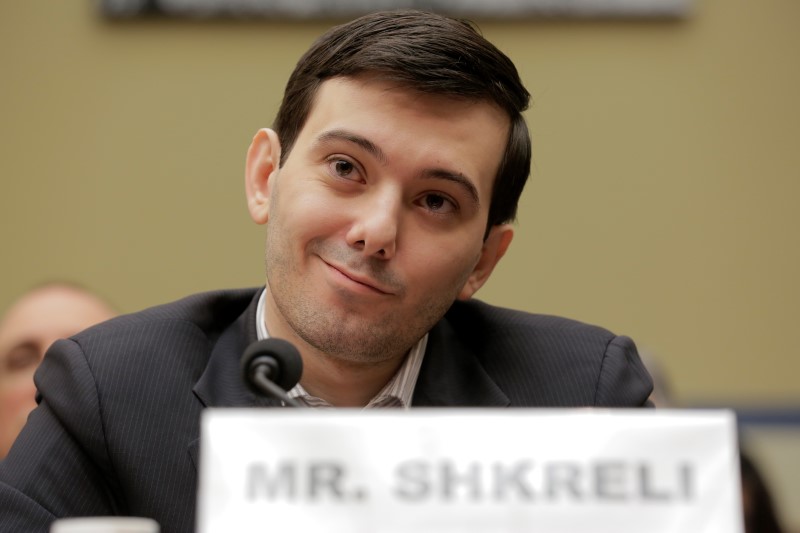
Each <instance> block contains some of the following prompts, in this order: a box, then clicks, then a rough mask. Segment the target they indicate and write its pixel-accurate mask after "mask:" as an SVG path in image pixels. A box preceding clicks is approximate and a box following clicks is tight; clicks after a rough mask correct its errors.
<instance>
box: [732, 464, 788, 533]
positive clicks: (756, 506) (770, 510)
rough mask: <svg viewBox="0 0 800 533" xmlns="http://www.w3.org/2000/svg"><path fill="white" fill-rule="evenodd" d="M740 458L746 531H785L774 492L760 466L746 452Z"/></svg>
mask: <svg viewBox="0 0 800 533" xmlns="http://www.w3.org/2000/svg"><path fill="white" fill-rule="evenodd" d="M739 459H740V468H741V473H742V508H743V509H744V530H745V533H783V532H784V530H783V528H782V527H781V524H780V520H779V519H778V513H777V511H776V509H775V504H774V503H773V501H772V494H771V493H770V490H769V487H768V486H767V483H766V481H765V480H764V477H763V475H762V474H761V472H760V471H759V469H758V466H757V465H756V463H755V462H754V461H753V460H752V459H751V458H750V457H749V456H748V455H747V454H746V453H744V452H741V454H740V456H739Z"/></svg>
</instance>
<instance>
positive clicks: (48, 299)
mask: <svg viewBox="0 0 800 533" xmlns="http://www.w3.org/2000/svg"><path fill="white" fill-rule="evenodd" d="M112 315H113V312H112V311H111V310H110V309H109V308H108V307H106V306H105V304H103V303H102V302H100V301H99V300H97V299H95V298H93V297H91V296H89V295H86V294H84V293H82V292H80V291H77V290H75V289H72V288H69V287H59V286H54V287H44V288H42V289H39V290H36V291H34V292H32V293H30V294H28V295H27V296H24V297H23V298H22V299H20V300H19V301H18V302H17V303H16V304H15V305H14V306H12V307H11V308H10V309H9V310H8V311H7V313H6V314H5V316H4V317H3V320H2V322H0V458H2V457H5V455H6V453H8V449H9V448H10V447H11V444H12V443H13V442H14V439H15V438H16V436H17V434H18V433H19V431H20V430H21V429H22V426H23V425H25V420H26V419H27V417H28V413H30V411H31V410H32V409H33V408H34V407H35V406H36V402H35V401H34V396H35V394H36V387H35V386H34V384H33V372H34V370H36V367H37V366H38V365H39V363H40V362H41V360H42V357H43V356H44V353H45V351H47V348H49V347H50V345H51V344H52V343H53V342H54V341H56V340H57V339H60V338H64V337H69V336H70V335H73V334H75V333H77V332H79V331H81V330H82V329H85V328H87V327H89V326H91V325H93V324H96V323H98V322H100V321H102V320H105V319H107V318H110V317H111V316H112Z"/></svg>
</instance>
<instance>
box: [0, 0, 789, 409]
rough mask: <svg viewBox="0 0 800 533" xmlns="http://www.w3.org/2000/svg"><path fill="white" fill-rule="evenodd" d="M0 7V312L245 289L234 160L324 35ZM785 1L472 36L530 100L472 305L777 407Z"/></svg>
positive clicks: (785, 310)
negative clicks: (500, 239)
mask: <svg viewBox="0 0 800 533" xmlns="http://www.w3.org/2000/svg"><path fill="white" fill-rule="evenodd" d="M93 5H94V2H41V1H31V2H4V3H3V4H2V7H0V54H1V55H0V65H2V80H3V81H2V84H1V85H0V91H2V92H0V95H1V97H0V117H2V120H0V179H2V185H0V242H2V245H3V261H2V264H3V273H4V283H3V284H2V286H0V308H4V307H5V306H6V305H7V304H8V303H9V302H10V301H11V299H12V298H13V297H14V296H16V295H17V294H19V293H20V292H21V291H23V290H24V289H25V288H26V287H28V286H30V285H31V284H34V283H37V282H39V281H41V280H46V279H51V278H69V279H75V280H78V281H80V282H83V283H85V284H88V285H90V286H93V287H96V288H97V289H98V290H99V291H101V292H102V293H104V294H105V295H107V296H108V297H109V298H111V299H112V300H113V301H114V302H115V303H116V304H117V305H118V306H119V307H120V308H121V309H122V310H124V311H132V310H136V309H139V308H141V307H144V306H147V305H150V304H154V303H158V302H162V301H166V300H169V299H173V298H176V297H179V296H182V295H184V294H187V293H191V292H194V291H199V290H204V289H212V288H221V287H231V286H243V285H254V284H259V283H261V282H262V270H263V269H262V241H263V229H262V228H260V227H257V226H255V225H254V224H252V223H251V222H250V221H249V218H248V216H247V214H246V211H245V204H244V194H243V187H242V163H243V156H244V150H245V148H246V145H247V143H248V141H249V138H250V136H251V135H252V133H253V132H254V131H255V130H256V129H257V128H258V127H260V126H264V125H269V124H270V122H271V120H272V117H273V116H274V113H275V109H276V104H277V102H278V100H279V96H280V94H281V90H282V87H283V84H284V83H285V80H286V77H287V75H288V73H289V71H290V69H291V68H292V66H293V63H294V61H295V60H296V58H297V57H298V56H299V54H300V53H301V52H302V51H303V50H304V49H305V48H306V47H307V46H308V44H309V43H310V42H311V40H312V39H313V38H314V37H315V36H317V35H318V34H319V33H320V32H321V31H322V30H323V29H324V28H325V27H327V26H328V25H329V24H330V23H329V22H315V23H307V24H302V23H291V24H287V23H280V22H264V21H262V22H233V21H228V22H201V23H191V22H180V21H170V20H150V21H143V22H142V21H139V22H131V23H110V22H107V21H104V20H103V19H101V18H100V17H99V16H98V15H97V14H96V13H95V12H94V8H93ZM798 16H800V3H798V2H797V1H796V0H763V1H760V2H751V1H745V0H725V1H723V0H715V1H714V0H708V1H704V0H697V1H696V3H695V5H694V10H693V13H692V15H691V16H690V17H689V18H687V19H686V20H683V21H677V22H676V21H671V22H669V21H661V22H646V21H638V22H625V21H604V22H585V21H584V22H576V21H558V22H542V21H539V22H537V21H520V22H512V23H501V22H488V21H487V22H484V23H482V24H481V26H482V28H483V30H484V33H485V34H486V35H487V36H488V37H489V38H490V39H492V40H494V41H495V42H497V43H498V44H499V45H500V46H501V47H502V48H503V49H505V50H506V51H507V52H508V53H509V54H510V55H511V56H512V58H513V59H514V60H515V61H516V62H517V64H518V65H519V68H520V70H521V73H522V75H523V78H524V79H525V80H526V82H527V84H528V86H529V88H530V89H531V92H532V93H533V107H532V109H531V110H530V112H529V113H528V115H527V116H528V119H529V122H530V125H531V129H532V132H533V135H534V142H535V146H534V148H535V152H534V168H533V179H532V181H531V183H530V186H529V188H528V190H527V192H526V194H525V196H524V198H523V201H522V205H521V213H520V221H519V227H518V234H517V238H516V240H515V242H514V245H513V246H512V251H511V252H510V255H509V256H508V257H507V260H506V261H505V263H504V264H503V265H502V266H501V267H500V268H499V271H498V272H497V273H496V275H495V277H494V279H493V280H492V281H491V282H490V284H489V285H488V286H487V287H486V288H485V289H484V290H483V291H482V292H481V293H480V296H481V297H482V298H484V299H486V300H489V301H491V302H493V303H496V304H501V305H508V306H513V307H518V308H523V309H527V310H531V311H537V312H545V313H557V314H562V315H567V316H571V317H575V318H578V319H581V320H585V321H589V322H594V323H599V324H602V325H604V326H606V327H609V328H611V329H613V330H615V331H617V332H619V333H624V334H628V335H631V336H632V337H634V338H635V339H636V340H637V342H638V343H639V344H640V346H641V347H642V348H644V349H646V350H649V351H652V352H653V353H655V354H656V355H657V356H658V357H659V359H661V360H662V361H663V364H664V366H665V367H666V370H667V372H668V373H669V374H670V376H671V378H672V380H673V381H674V387H675V389H676V393H677V394H678V396H679V398H681V399H683V400H684V401H686V400H688V401H702V402H715V403H720V402H723V403H724V402H750V401H759V402H768V403H780V402H786V401H794V402H796V401H797V400H798V399H800V388H798V385H797V376H798V374H800V363H799V362H798V357H796V354H797V344H798V341H797V337H796V334H795V332H796V331H797V329H798V327H797V325H796V322H797V321H798V318H800V314H799V313H798V306H800V277H799V276H798V275H797V273H798V272H800V252H799V251H798V237H797V229H798V226H800V224H799V223H800V209H798V208H797V203H798V198H800V194H799V193H800V175H798V169H800V149H798V139H800V105H798V102H797V98H798V95H800V61H798V58H797V57H798V56H797V54H798V51H800V31H797V21H798Z"/></svg>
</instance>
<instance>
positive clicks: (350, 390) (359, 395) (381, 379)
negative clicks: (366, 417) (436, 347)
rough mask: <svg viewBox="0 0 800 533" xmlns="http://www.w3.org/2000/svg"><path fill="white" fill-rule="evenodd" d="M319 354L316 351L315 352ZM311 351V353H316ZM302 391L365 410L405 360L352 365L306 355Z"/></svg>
mask: <svg viewBox="0 0 800 533" xmlns="http://www.w3.org/2000/svg"><path fill="white" fill-rule="evenodd" d="M313 352H316V351H313ZM313 352H312V353H313ZM302 355H303V377H302V379H301V380H300V383H301V385H303V388H304V389H305V390H306V391H307V392H308V393H309V394H312V395H314V396H316V397H318V398H322V399H323V400H325V401H327V402H329V403H330V404H331V405H335V406H336V407H364V406H365V405H367V404H368V403H369V401H370V400H371V399H372V398H374V397H375V395H376V394H378V392H380V390H381V389H382V388H383V387H384V386H385V385H386V384H387V383H388V382H389V381H390V380H391V379H392V377H394V375H395V374H396V373H397V370H398V369H399V368H400V366H401V365H402V364H403V361H404V359H405V357H397V358H394V359H391V360H388V361H384V362H381V363H370V364H365V363H352V362H347V361H340V360H336V359H333V358H331V357H330V356H328V355H326V354H319V353H318V352H317V353H313V355H312V354H311V353H308V352H305V353H303V354H302Z"/></svg>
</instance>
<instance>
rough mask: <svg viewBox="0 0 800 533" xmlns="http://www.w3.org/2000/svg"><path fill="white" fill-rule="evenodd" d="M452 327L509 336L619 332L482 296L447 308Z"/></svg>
mask: <svg viewBox="0 0 800 533" xmlns="http://www.w3.org/2000/svg"><path fill="white" fill-rule="evenodd" d="M446 319H447V321H448V322H449V324H450V325H451V327H453V328H456V329H458V330H463V332H464V333H469V332H474V333H475V334H476V335H480V336H483V337H485V336H486V335H490V336H498V337H506V336H508V335H510V334H517V335H523V336H552V337H560V336H568V337H573V336H575V335H580V336H589V337H598V338H606V339H611V338H613V337H614V336H615V335H614V334H613V333H611V332H610V331H609V330H607V329H605V328H602V327H600V326H596V325H592V324H588V323H586V322H581V321H579V320H574V319H571V318H565V317H560V316H555V315H548V314H537V313H530V312H526V311H520V310H517V309H510V308H507V307H498V306H495V305H490V304H488V303H486V302H483V301H481V300H476V299H471V300H467V301H457V302H455V303H454V304H453V306H452V307H451V308H450V310H449V311H448V312H447V315H446Z"/></svg>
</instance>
